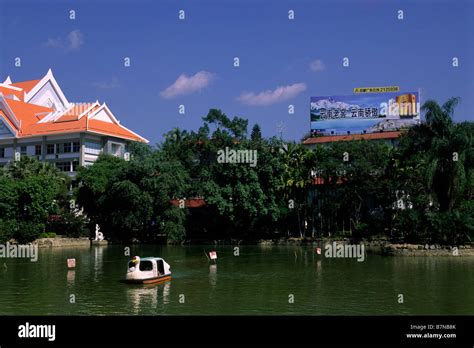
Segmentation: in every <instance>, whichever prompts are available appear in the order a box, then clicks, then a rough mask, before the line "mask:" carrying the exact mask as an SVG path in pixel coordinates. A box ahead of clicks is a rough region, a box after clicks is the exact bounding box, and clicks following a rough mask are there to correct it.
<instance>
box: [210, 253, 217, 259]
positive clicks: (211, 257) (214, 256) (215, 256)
mask: <svg viewBox="0 0 474 348" xmlns="http://www.w3.org/2000/svg"><path fill="white" fill-rule="evenodd" d="M209 258H210V259H211V260H217V252H216V251H210V252H209Z"/></svg>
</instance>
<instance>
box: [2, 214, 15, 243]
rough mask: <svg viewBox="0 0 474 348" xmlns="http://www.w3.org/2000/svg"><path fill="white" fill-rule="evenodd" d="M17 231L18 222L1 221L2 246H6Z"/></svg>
mask: <svg viewBox="0 0 474 348" xmlns="http://www.w3.org/2000/svg"><path fill="white" fill-rule="evenodd" d="M15 230H16V221H14V220H2V219H0V244H5V243H6V242H8V241H9V240H10V239H12V238H13V235H14V234H15Z"/></svg>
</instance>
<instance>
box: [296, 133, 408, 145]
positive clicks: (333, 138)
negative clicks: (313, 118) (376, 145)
mask: <svg viewBox="0 0 474 348" xmlns="http://www.w3.org/2000/svg"><path fill="white" fill-rule="evenodd" d="M401 134H402V132H401V131H393V132H382V133H368V134H348V135H329V136H322V137H313V138H308V139H306V140H305V141H303V144H304V145H310V144H324V143H333V142H337V141H351V140H363V139H364V140H380V139H396V138H398V137H400V135H401Z"/></svg>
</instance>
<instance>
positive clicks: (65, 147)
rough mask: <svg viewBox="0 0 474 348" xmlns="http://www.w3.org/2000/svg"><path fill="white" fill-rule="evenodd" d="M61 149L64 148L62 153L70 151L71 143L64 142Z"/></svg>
mask: <svg viewBox="0 0 474 348" xmlns="http://www.w3.org/2000/svg"><path fill="white" fill-rule="evenodd" d="M63 150H64V153H71V151H72V146H71V143H64V144H63Z"/></svg>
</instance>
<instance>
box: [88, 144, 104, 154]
mask: <svg viewBox="0 0 474 348" xmlns="http://www.w3.org/2000/svg"><path fill="white" fill-rule="evenodd" d="M85 145H86V148H85V152H86V153H87V154H90V155H98V154H100V152H101V150H102V146H101V145H100V143H93V142H90V141H87V142H86V144H85Z"/></svg>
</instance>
